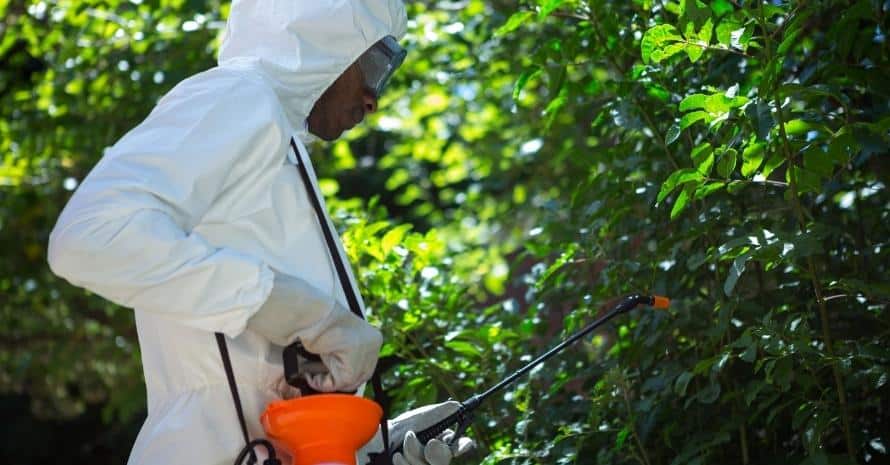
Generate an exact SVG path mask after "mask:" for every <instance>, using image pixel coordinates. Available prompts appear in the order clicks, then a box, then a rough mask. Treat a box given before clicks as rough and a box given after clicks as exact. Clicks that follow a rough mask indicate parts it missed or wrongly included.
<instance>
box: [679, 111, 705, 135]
mask: <svg viewBox="0 0 890 465" xmlns="http://www.w3.org/2000/svg"><path fill="white" fill-rule="evenodd" d="M701 120H705V123H708V122H710V120H711V117H710V115H708V113H707V112H705V111H693V112H689V113H686V114H685V115H683V117H682V118H680V130H683V129H686V128H688V127H689V126H692V125H693V124H695V122H697V121H701ZM678 135H679V134H678Z"/></svg>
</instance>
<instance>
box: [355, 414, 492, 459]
mask: <svg viewBox="0 0 890 465" xmlns="http://www.w3.org/2000/svg"><path fill="white" fill-rule="evenodd" d="M459 408H460V403H458V402H455V401H447V402H442V403H440V404H431V405H424V406H423V407H418V408H416V409H414V410H409V411H407V412H405V413H402V414H401V415H399V416H397V417H395V418H393V419H392V420H390V421H389V423H388V424H389V442H390V449H391V450H395V449H396V448H397V447H398V446H400V445H401V446H402V452H397V453H396V454H395V455H394V456H393V465H448V464H449V463H451V459H452V458H454V457H458V456H460V455H463V454H464V453H466V452H467V451H469V450H471V449H473V447H475V446H476V442H475V441H473V440H472V439H470V438H468V437H460V438H457V440H455V441H452V439H453V438H454V431H452V430H450V429H446V430H445V431H444V432H442V434H440V435H439V437H438V438H434V439H431V440H429V441H428V442H427V443H426V444H421V443H420V440H419V439H418V438H417V435H416V434H415V432H417V431H422V430H424V429H426V428H429V427H430V426H432V425H435V424H436V423H438V422H440V421H442V420H444V419H445V418H446V417H448V416H449V415H451V414H453V413H455V412H457V410H458V409H459ZM452 442H453V443H452ZM449 444H450V445H449ZM382 450H383V436H382V435H381V433H380V431H377V434H376V435H375V436H374V437H373V438H372V439H371V441H370V442H368V444H366V445H365V446H364V447H363V448H361V449H360V450H359V453H358V460H357V463H359V464H361V465H366V464H368V463H370V458H369V457H368V454H369V453H373V452H380V451H382Z"/></svg>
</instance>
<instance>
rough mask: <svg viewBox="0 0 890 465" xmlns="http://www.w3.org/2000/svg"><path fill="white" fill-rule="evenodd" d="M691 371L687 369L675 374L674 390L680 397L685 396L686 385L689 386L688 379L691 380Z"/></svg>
mask: <svg viewBox="0 0 890 465" xmlns="http://www.w3.org/2000/svg"><path fill="white" fill-rule="evenodd" d="M692 376H693V375H692V373H690V372H688V371H684V372H683V373H680V376H677V379H676V380H674V392H675V393H677V395H679V396H680V397H685V396H686V387H687V386H689V381H692Z"/></svg>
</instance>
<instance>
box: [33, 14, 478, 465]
mask: <svg viewBox="0 0 890 465" xmlns="http://www.w3.org/2000/svg"><path fill="white" fill-rule="evenodd" d="M405 22H406V19H405V10H404V6H403V5H402V4H401V0H366V1H359V0H324V1H322V0H316V1H311V2H310V1H297V0H235V2H234V3H233V5H232V10H231V14H230V17H229V21H228V24H227V29H226V35H225V38H224V40H223V44H222V47H221V50H220V57H219V66H217V67H214V68H212V69H210V70H208V71H205V72H203V73H200V74H198V75H195V76H193V77H191V78H189V79H186V80H185V81H183V82H181V83H179V84H178V85H177V86H176V87H175V88H174V89H173V90H171V91H170V93H168V94H167V95H165V96H164V97H163V98H162V99H161V100H160V101H159V102H158V105H157V106H156V107H155V108H154V110H153V111H152V112H151V114H150V115H149V116H148V117H147V118H146V120H145V121H143V122H142V123H141V124H140V125H139V126H137V127H136V128H134V129H133V130H132V131H130V132H129V133H127V134H126V135H125V136H124V137H123V138H121V140H119V141H118V142H117V143H116V144H115V145H114V146H113V147H111V148H110V149H109V150H108V151H107V152H106V153H105V155H104V157H103V158H102V159H101V160H100V161H99V163H98V164H97V165H96V166H95V168H94V169H93V170H92V172H91V173H90V174H89V176H87V178H86V179H85V180H84V181H83V182H82V183H81V185H80V187H79V188H78V190H77V191H76V192H75V193H74V195H73V196H72V198H71V200H70V201H69V203H68V205H67V206H66V207H65V209H64V211H63V212H62V214H61V215H60V217H59V220H58V223H57V224H56V227H55V228H54V230H53V232H52V234H51V237H50V243H49V253H48V256H49V263H50V266H51V268H52V270H53V271H54V272H55V273H56V274H58V275H60V276H63V277H65V278H66V279H68V280H69V281H70V282H72V283H74V284H75V285H78V286H82V287H85V288H87V289H89V290H91V291H93V292H95V293H97V294H99V295H101V296H103V297H105V298H108V299H109V300H112V301H114V302H116V303H118V304H120V305H124V306H127V307H131V308H133V309H134V311H135V316H136V326H137V330H138V335H139V344H140V348H141V352H142V363H143V368H144V373H145V382H146V386H147V392H148V418H147V419H146V422H145V424H144V426H143V428H142V430H141V431H140V433H139V437H138V438H137V440H136V444H135V445H134V447H133V450H132V452H131V455H130V460H129V464H131V465H142V464H157V465H161V464H164V465H174V464H190V465H191V464H207V465H211V464H229V463H231V462H232V460H233V458H234V457H235V456H236V454H237V453H238V451H239V450H240V449H241V447H242V446H243V439H242V435H241V431H240V429H239V424H238V421H237V419H236V417H235V413H234V408H233V405H232V397H231V393H230V390H229V386H228V384H227V382H226V376H225V372H224V369H223V365H222V363H221V361H220V353H219V352H218V348H217V345H216V341H215V339H214V334H213V333H223V334H225V335H226V336H227V338H226V339H227V341H228V343H227V346H228V352H229V355H230V358H231V364H232V366H233V371H234V374H235V379H236V382H237V386H238V390H239V391H240V395H241V402H242V404H243V406H244V411H245V417H246V419H247V429H248V431H249V434H250V436H251V437H253V438H257V437H263V436H264V432H263V430H262V427H261V426H260V424H259V422H258V418H259V414H260V412H262V410H263V409H264V408H265V406H266V405H267V404H268V403H270V402H272V401H274V400H278V399H281V398H282V397H289V396H291V395H294V393H293V392H292V388H290V387H289V386H287V385H286V383H284V382H283V379H282V373H283V369H282V362H281V353H282V347H283V346H285V345H287V344H290V343H292V342H294V341H295V340H297V339H299V340H300V341H301V342H302V343H303V345H304V346H305V347H306V349H308V350H309V351H310V352H313V353H317V354H319V355H320V356H321V359H322V362H323V364H324V366H325V370H323V371H322V372H320V373H316V374H314V375H312V376H310V377H309V378H308V379H307V382H308V383H309V385H310V386H312V387H313V388H315V389H318V390H321V391H328V392H329V391H347V390H350V391H352V390H356V389H357V388H359V387H360V386H361V385H362V384H363V383H364V382H365V381H366V380H367V379H368V378H369V377H370V375H371V373H372V372H373V370H374V366H375V364H376V361H377V353H378V349H379V347H380V344H381V337H380V333H379V332H378V331H377V329H375V328H373V327H372V326H370V325H368V324H367V323H366V322H365V321H364V320H363V319H362V318H360V317H358V316H356V315H354V314H353V313H351V312H350V311H349V308H348V306H347V303H346V300H345V297H344V292H343V289H342V288H341V287H340V285H339V282H338V279H337V274H336V273H335V271H334V266H333V264H332V256H331V254H330V251H329V250H328V248H327V245H326V243H325V240H324V239H323V237H322V234H321V231H320V229H319V223H318V219H316V217H315V214H314V211H313V209H312V207H311V206H310V203H309V201H308V194H309V191H308V190H307V188H308V189H312V190H313V191H315V192H316V193H317V187H316V181H315V179H314V178H315V176H314V172H313V171H312V167H311V164H310V163H309V158H308V156H307V152H306V149H305V145H304V143H305V142H306V141H307V140H309V139H310V137H311V136H310V134H313V135H316V136H318V137H320V138H322V139H326V140H331V139H335V138H336V137H338V136H339V135H340V134H341V133H342V132H343V131H345V130H347V129H349V128H351V127H353V126H354V125H356V124H358V123H359V122H360V121H361V120H362V119H363V118H364V116H365V114H367V113H369V112H373V111H376V109H377V97H378V94H379V92H380V91H381V89H382V86H383V85H384V84H385V81H386V78H387V77H388V75H389V74H390V73H391V72H392V70H393V68H394V67H396V66H398V62H399V61H400V58H401V57H400V56H398V55H399V52H400V50H399V49H398V45H397V44H396V42H395V39H396V38H398V37H401V36H402V35H403V34H404V31H405ZM401 56H403V55H401ZM387 60H389V61H387ZM292 139H293V141H294V143H293V145H292V144H291V140H292ZM294 146H295V147H296V149H297V150H296V151H295V150H293V149H292V147H294ZM297 163H303V164H304V166H305V167H306V168H307V170H308V172H309V174H310V179H311V184H312V185H311V186H304V184H303V183H302V181H301V178H300V176H299V174H298V171H297V166H296V164H297ZM322 206H323V204H322ZM324 221H329V219H328V218H325V219H324ZM336 247H338V248H340V249H342V245H340V244H339V241H337V244H336ZM341 255H342V256H345V254H343V253H342V250H341ZM345 265H347V266H346V269H347V270H348V269H349V267H348V264H345ZM349 277H350V278H351V279H350V281H351V283H352V285H353V286H354V283H355V280H354V278H353V277H352V275H351V273H350V274H349ZM356 294H357V292H356ZM456 408H457V407H456V403H454V402H448V403H444V404H439V405H435V406H428V407H426V408H421V409H418V410H415V411H412V412H408V413H407V414H404V415H402V416H400V417H399V418H397V419H396V420H398V421H396V422H395V424H393V434H392V436H393V438H392V439H393V442H394V444H403V446H404V449H405V456H398V457H397V458H396V462H397V463H401V464H404V463H409V464H411V465H421V464H423V465H426V464H427V463H432V464H433V465H446V464H447V463H448V462H449V461H450V460H451V456H452V454H453V453H454V454H459V453H460V452H463V451H464V450H466V449H467V448H468V447H469V446H470V445H471V441H469V440H468V439H466V438H461V441H458V442H457V443H458V444H459V445H460V446H459V447H454V448H453V449H449V448H448V447H447V446H445V444H444V443H443V442H442V441H435V440H434V441H430V443H429V444H427V445H426V446H423V445H421V444H419V442H418V441H417V439H416V437H414V435H413V434H411V433H410V432H409V430H418V429H421V428H424V427H425V426H427V425H430V424H433V423H435V422H436V421H438V420H439V419H441V418H444V417H445V416H447V415H448V414H450V413H452V412H454V411H455V410H456ZM378 435H379V434H378ZM403 438H404V439H403ZM403 440H404V442H401V441H403ZM378 441H379V439H378ZM380 445H382V442H380ZM360 460H364V459H360Z"/></svg>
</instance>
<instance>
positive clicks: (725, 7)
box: [711, 0, 733, 17]
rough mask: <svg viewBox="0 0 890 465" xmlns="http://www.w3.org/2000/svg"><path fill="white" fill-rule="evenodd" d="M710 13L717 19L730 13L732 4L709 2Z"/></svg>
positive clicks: (713, 0) (718, 0)
mask: <svg viewBox="0 0 890 465" xmlns="http://www.w3.org/2000/svg"><path fill="white" fill-rule="evenodd" d="M711 11H713V12H714V14H715V15H717V16H718V17H719V16H723V15H725V14H727V13H732V12H733V7H732V3H730V2H729V0H711Z"/></svg>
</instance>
